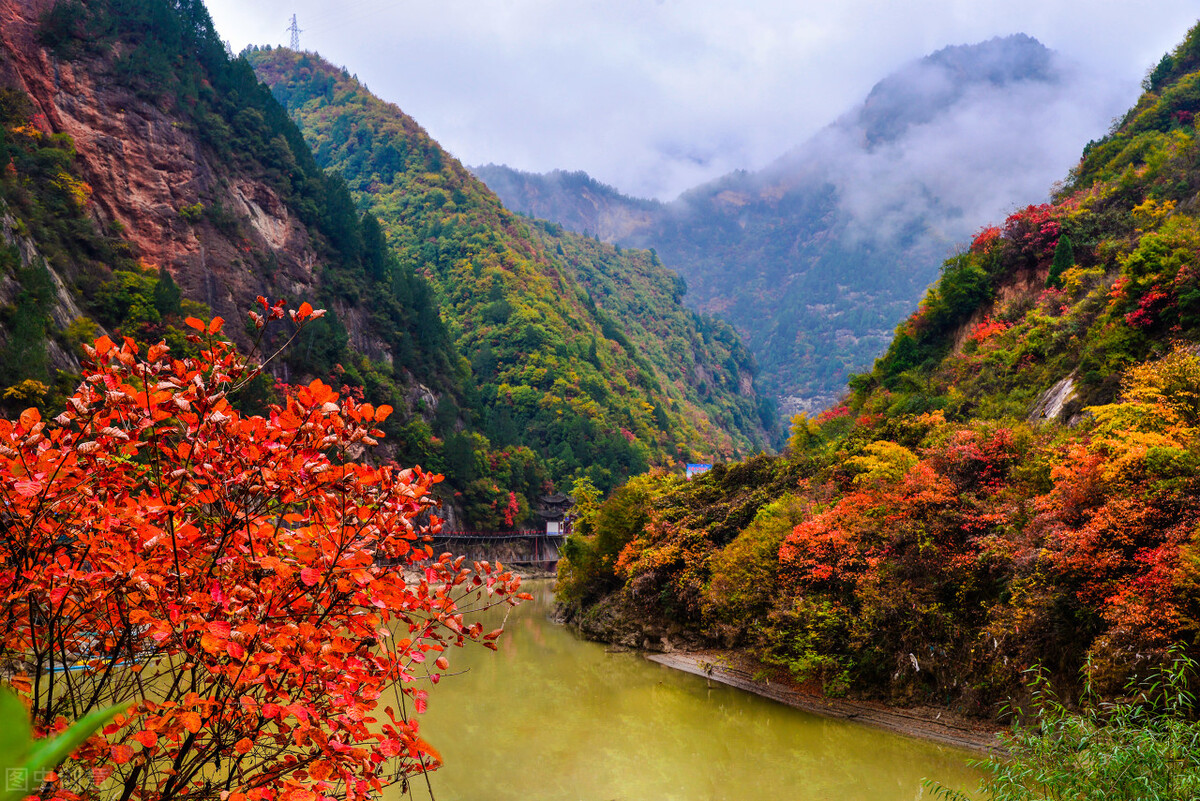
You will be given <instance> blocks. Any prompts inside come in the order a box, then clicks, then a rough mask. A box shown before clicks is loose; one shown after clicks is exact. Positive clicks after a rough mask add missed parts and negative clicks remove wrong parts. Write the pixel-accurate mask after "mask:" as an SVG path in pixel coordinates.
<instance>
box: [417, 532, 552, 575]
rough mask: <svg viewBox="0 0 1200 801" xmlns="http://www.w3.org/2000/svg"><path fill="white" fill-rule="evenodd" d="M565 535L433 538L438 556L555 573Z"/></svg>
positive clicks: (476, 534)
mask: <svg viewBox="0 0 1200 801" xmlns="http://www.w3.org/2000/svg"><path fill="white" fill-rule="evenodd" d="M566 536H567V535H566V533H565V532H553V533H549V532H547V531H546V530H545V529H529V530H524V531H501V532H491V531H448V532H447V531H443V532H442V533H441V534H434V535H431V540H432V541H431V543H430V545H431V546H432V547H433V553H434V555H437V554H438V553H442V552H445V551H449V552H450V553H452V554H454V555H455V556H465V557H467V558H468V559H470V560H472V561H484V560H487V561H489V562H503V563H504V564H505V565H508V566H511V567H532V568H538V569H540V570H554V569H555V568H556V567H557V566H558V554H559V548H560V547H561V545H562V542H563V540H564V539H566Z"/></svg>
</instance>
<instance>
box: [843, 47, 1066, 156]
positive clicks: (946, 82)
mask: <svg viewBox="0 0 1200 801" xmlns="http://www.w3.org/2000/svg"><path fill="white" fill-rule="evenodd" d="M1061 77H1062V72H1061V68H1060V67H1059V66H1058V64H1057V58H1056V56H1055V53H1054V51H1053V50H1050V49H1049V48H1047V47H1046V46H1045V45H1043V44H1042V43H1041V42H1039V41H1038V40H1037V39H1035V38H1033V37H1032V36H1029V35H1027V34H1023V33H1017V34H1013V35H1011V36H1004V37H999V36H997V37H995V38H992V39H988V40H987V41H986V42H979V43H977V44H968V45H951V46H949V47H943V48H942V49H941V50H938V51H936V52H934V53H931V54H929V55H928V56H925V57H924V58H921V59H918V60H916V61H913V62H910V63H909V64H907V65H905V66H904V67H901V68H900V69H899V70H897V71H896V72H893V73H892V74H891V75H889V76H887V77H886V78H884V79H883V80H881V81H880V82H879V83H877V84H875V86H874V87H873V88H872V89H871V91H870V92H869V93H868V94H867V99H866V100H865V101H864V102H863V104H862V106H860V107H859V108H858V109H856V110H855V111H853V112H851V113H850V114H849V115H847V116H846V117H843V118H842V120H841V121H840V124H841V125H843V126H856V127H860V128H861V129H862V130H863V133H864V135H865V137H866V141H867V144H868V145H869V146H872V147H874V146H876V145H879V144H882V143H885V142H891V141H895V140H896V139H899V138H900V137H901V136H903V135H904V133H905V132H906V131H908V130H909V129H910V128H911V127H913V126H914V125H921V124H923V123H926V122H929V121H931V120H933V119H934V118H935V117H937V116H938V115H939V114H940V113H942V112H944V111H946V110H947V109H949V108H950V107H952V106H953V105H954V104H955V103H957V102H958V101H959V100H961V99H962V97H963V95H965V94H966V93H967V92H968V91H969V90H970V89H971V88H972V87H978V86H982V85H987V86H988V87H989V88H996V87H1003V86H1006V85H1009V84H1014V83H1020V82H1040V83H1047V84H1052V83H1057V82H1058V81H1059V80H1060V79H1061Z"/></svg>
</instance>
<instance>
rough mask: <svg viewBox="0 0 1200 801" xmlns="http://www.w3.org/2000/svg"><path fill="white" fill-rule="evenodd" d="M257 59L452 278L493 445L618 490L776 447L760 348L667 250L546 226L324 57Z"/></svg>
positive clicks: (312, 132)
mask: <svg viewBox="0 0 1200 801" xmlns="http://www.w3.org/2000/svg"><path fill="white" fill-rule="evenodd" d="M247 57H248V58H249V59H250V61H251V62H252V63H253V64H254V66H255V69H256V70H257V72H258V74H259V76H260V77H261V78H262V79H263V81H264V82H265V83H266V84H267V85H269V86H271V87H272V90H273V91H274V93H275V95H276V97H277V98H279V100H280V101H281V102H282V103H284V104H285V105H286V106H287V108H288V109H289V111H290V113H291V114H292V115H293V116H294V118H295V119H296V120H297V122H298V123H299V124H300V126H301V130H303V131H304V134H305V137H306V138H307V140H308V141H309V143H310V145H311V147H312V149H313V152H314V154H315V156H316V158H317V160H318V161H319V163H321V164H323V165H325V166H328V167H329V168H330V169H332V170H336V171H337V172H339V173H340V174H341V175H343V176H344V177H345V179H346V181H347V184H348V185H349V186H350V188H351V191H352V192H353V193H354V194H355V197H356V198H357V200H358V201H359V203H361V204H362V205H363V206H364V207H365V208H367V209H368V210H369V211H370V212H371V213H372V214H374V215H377V216H378V218H379V220H380V222H381V223H382V226H383V230H384V232H385V234H386V236H387V238H388V242H389V244H390V245H391V246H392V247H393V248H394V249H395V251H396V252H397V254H398V255H399V257H400V258H401V260H402V261H403V262H404V263H405V264H407V265H411V266H412V268H413V269H414V270H416V271H418V272H419V273H420V274H421V275H423V276H425V277H427V278H428V280H429V281H430V282H431V283H432V284H433V286H435V287H436V288H437V291H438V296H439V298H440V300H441V301H442V304H443V309H444V316H445V319H446V320H447V323H448V324H449V325H450V327H451V330H452V333H453V335H454V337H455V340H456V342H457V343H458V345H459V347H460V349H461V350H462V352H463V353H464V354H466V355H467V357H468V358H470V360H471V363H472V365H473V367H474V373H475V377H476V380H477V382H478V386H479V393H480V395H479V397H480V402H481V404H482V406H483V407H484V408H486V409H487V410H488V411H487V414H486V416H485V418H484V423H483V430H484V432H485V433H486V434H487V435H488V436H489V437H490V438H492V440H493V441H495V442H497V443H498V444H502V445H506V444H509V443H515V442H522V443H528V444H529V445H530V446H531V447H533V448H534V449H535V450H536V451H538V452H539V453H544V454H545V455H546V457H547V458H548V459H549V460H550V463H551V464H554V465H555V468H554V470H553V473H554V474H555V475H557V476H565V475H571V474H572V473H574V472H575V471H583V472H584V473H586V474H588V475H589V476H591V477H592V478H593V480H594V481H595V483H596V484H597V485H598V486H600V487H602V488H604V487H609V486H612V484H613V482H614V480H615V479H617V478H619V477H622V476H629V475H633V474H636V473H638V472H641V471H642V470H644V469H646V468H647V467H649V466H650V465H655V464H658V465H663V464H671V463H676V462H678V461H682V460H685V459H690V458H694V457H708V456H724V455H727V454H733V453H747V452H748V451H753V450H755V449H757V448H759V447H761V446H762V445H764V444H766V434H765V431H764V422H763V421H769V420H770V419H771V418H772V414H771V413H770V410H769V409H766V408H760V404H759V402H758V400H757V397H756V394H755V392H754V390H753V374H754V366H753V360H752V359H751V358H750V355H749V353H748V352H747V351H746V350H745V348H743V347H742V346H741V345H740V343H739V342H738V339H737V336H736V335H735V334H734V333H733V331H732V329H730V328H729V326H727V325H725V324H723V323H719V322H717V321H715V320H710V319H702V318H700V317H698V316H696V315H695V314H693V313H691V312H689V311H687V310H685V309H684V308H683V307H682V305H681V304H680V295H681V294H682V289H681V285H678V284H677V282H676V281H675V279H673V277H672V276H670V274H669V273H667V272H666V271H665V270H664V269H663V268H662V266H661V265H660V264H658V262H657V260H656V259H654V258H653V257H652V256H650V255H649V254H646V253H641V252H623V251H621V250H620V249H617V248H613V247H611V246H600V245H598V244H597V243H595V242H590V241H588V240H585V239H584V238H582V237H580V236H578V235H575V234H570V233H567V232H564V231H562V230H561V229H558V228H553V229H548V228H545V227H539V226H533V229H531V226H530V225H529V224H528V223H527V222H526V221H524V220H522V219H521V218H519V217H517V216H516V215H514V214H512V213H511V212H508V211H506V210H505V209H504V208H503V207H502V206H501V204H500V201H499V200H498V199H497V198H496V196H495V195H494V194H492V193H491V192H489V191H488V190H487V188H486V187H484V185H483V184H482V183H480V182H479V181H478V180H476V179H475V178H474V177H473V176H472V175H471V174H470V173H469V172H468V171H467V170H466V168H465V167H463V166H462V165H461V164H460V163H459V162H457V161H456V160H455V159H453V158H452V157H451V156H450V155H448V154H447V153H446V152H445V151H444V150H443V149H442V148H441V147H440V146H439V145H438V144H437V143H436V142H434V141H433V140H432V139H430V138H429V136H428V135H427V134H426V133H425V132H424V131H423V130H422V129H421V128H420V126H419V125H418V124H417V123H416V122H415V121H414V120H412V119H411V118H410V117H408V116H407V115H405V114H404V113H403V112H401V111H400V109H398V108H397V107H396V106H394V105H391V104H388V103H385V102H384V101H382V100H380V99H379V98H377V97H375V96H374V95H372V94H371V93H370V92H369V91H368V90H367V89H366V87H364V86H362V85H361V84H360V83H359V82H358V81H357V80H356V79H354V78H353V77H352V76H351V75H349V74H348V73H347V72H346V71H345V70H342V69H338V68H336V67H334V66H332V65H330V64H329V63H327V62H325V61H323V60H322V59H320V58H319V57H318V56H316V55H314V54H310V53H296V52H294V51H291V50H287V49H264V50H252V51H250V52H249V53H248V54H247ZM534 229H536V230H534ZM602 283H603V286H601V284H602ZM664 286H665V287H667V289H666V290H665V291H664V290H663V287H664ZM664 349H667V350H669V352H670V353H671V354H672V355H671V358H665V356H664V355H663V354H664V352H665V351H664ZM655 354H658V355H657V356H656V355H655ZM556 462H557V463H556Z"/></svg>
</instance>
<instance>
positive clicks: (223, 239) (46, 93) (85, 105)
mask: <svg viewBox="0 0 1200 801" xmlns="http://www.w3.org/2000/svg"><path fill="white" fill-rule="evenodd" d="M53 5H54V3H53V0H0V83H2V84H3V85H5V86H8V87H12V88H16V89H19V90H21V91H23V92H24V93H26V94H27V95H28V96H29V97H30V99H31V100H32V102H33V105H34V108H35V111H36V116H35V124H36V125H38V127H41V128H42V129H43V131H44V132H45V133H65V134H68V135H70V136H71V138H72V139H73V140H74V143H75V147H76V150H77V151H78V160H77V165H78V168H79V170H80V173H81V174H82V176H83V177H84V179H85V180H86V181H87V182H88V184H90V185H91V187H92V190H93V194H92V200H91V214H92V216H93V217H94V218H95V222H96V224H97V225H98V226H100V227H101V229H102V230H118V231H120V232H121V236H122V238H123V239H125V240H126V241H128V242H129V244H130V245H131V246H132V247H133V249H134V251H135V253H136V256H137V257H138V258H139V259H140V261H141V262H142V263H143V264H144V265H145V266H146V267H151V268H157V269H162V270H166V271H168V272H169V273H170V274H171V275H172V277H173V278H174V279H175V281H176V282H177V283H178V284H179V286H180V288H181V289H182V291H183V293H184V295H185V296H186V297H189V298H192V299H194V300H198V301H200V302H202V303H205V304H207V305H208V307H209V308H210V309H211V310H212V312H213V314H217V315H221V316H222V317H225V318H226V319H228V320H241V319H243V317H244V315H245V313H246V311H247V310H248V309H249V308H250V307H251V305H252V304H253V302H254V298H255V297H256V296H258V295H260V294H261V295H269V296H280V295H282V296H286V297H287V298H289V300H294V301H295V302H297V303H298V302H300V301H302V300H307V299H313V297H314V294H315V290H316V285H317V277H316V269H317V265H318V257H317V252H316V250H315V248H314V247H313V243H312V239H311V236H310V233H309V231H308V230H307V229H306V227H305V226H304V225H303V224H301V223H300V221H299V220H298V219H297V217H296V215H295V213H294V212H293V211H292V210H291V209H289V208H288V207H287V205H285V204H284V203H283V202H282V201H281V200H280V198H279V196H278V194H277V193H276V192H275V191H274V190H273V189H272V188H271V187H270V186H268V185H267V184H266V183H264V182H262V181H261V180H258V179H256V178H255V177H254V176H251V175H248V174H245V173H244V172H242V171H240V170H239V169H238V168H237V166H236V165H231V164H227V163H214V158H213V154H211V153H209V152H207V151H206V149H205V148H204V147H203V146H202V144H201V142H200V139H199V138H198V137H197V136H196V132H195V127H194V125H193V124H191V123H190V122H189V121H188V120H187V119H186V118H185V117H184V116H183V115H181V114H179V113H177V111H176V110H175V109H174V108H173V106H172V103H171V101H170V100H167V99H164V101H163V102H162V104H161V105H155V104H152V103H150V102H148V101H147V100H145V99H143V98H141V97H139V96H138V95H136V94H135V93H134V92H132V91H130V90H129V89H127V88H124V87H121V86H120V85H119V84H118V83H116V82H114V81H111V80H106V79H105V78H106V75H107V74H108V73H109V71H110V70H111V67H112V62H113V59H114V58H115V57H116V56H117V55H118V53H117V52H115V51H114V52H109V53H104V54H101V55H100V56H98V57H95V56H92V57H87V58H82V59H80V60H77V61H73V62H67V61H62V60H59V59H56V58H55V57H54V56H53V55H52V54H51V53H50V52H49V51H48V50H47V49H45V48H44V47H42V46H41V45H40V44H39V43H38V39H37V29H38V23H39V20H40V19H41V18H42V16H43V15H44V14H45V13H46V12H47V11H48V10H49V9H50V8H51V7H52V6H53ZM196 204H199V207H197V205H196ZM187 209H193V210H195V211H196V212H199V211H200V209H208V210H212V209H221V210H223V211H224V213H225V218H226V220H227V221H228V222H225V223H224V224H218V223H219V221H218V222H214V221H213V220H212V218H211V215H199V214H192V215H189V214H188V212H187V211H185V210H187ZM339 312H345V314H342V318H343V321H344V322H345V323H346V324H347V328H348V329H349V330H350V331H351V332H352V337H353V334H354V332H355V331H356V330H358V329H359V328H360V326H357V325H355V324H354V323H355V322H356V321H357V318H358V317H359V315H357V314H356V313H355V311H354V310H353V309H340V310H339ZM227 330H228V331H229V332H230V334H231V335H233V336H234V337H235V338H239V339H243V340H244V339H245V338H246V335H245V334H244V332H243V331H242V326H240V325H231V326H229V327H228V329H227ZM243 344H245V343H244V342H243ZM360 344H364V345H365V344H367V343H365V342H364V343H360Z"/></svg>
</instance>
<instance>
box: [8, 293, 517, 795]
mask: <svg viewBox="0 0 1200 801" xmlns="http://www.w3.org/2000/svg"><path fill="white" fill-rule="evenodd" d="M261 305H262V307H263V314H262V315H258V314H255V315H253V317H252V319H253V318H257V320H260V321H263V323H264V324H265V323H266V322H267V321H269V320H282V319H284V318H285V312H284V310H283V306H282V304H278V303H277V304H274V305H271V304H268V303H266V302H265V301H262V303H261ZM320 314H321V312H320V311H319V310H318V311H314V310H313V309H312V308H311V307H310V306H308V304H304V305H303V306H301V308H300V309H299V310H297V311H295V312H292V313H290V314H288V315H286V317H288V318H290V319H291V320H292V321H293V322H294V323H295V324H297V325H303V324H304V323H305V322H306V321H308V320H311V319H315V318H317V317H319V316H320ZM187 323H188V325H189V326H191V328H193V329H194V330H195V331H196V332H197V333H196V335H195V340H196V342H197V343H198V344H199V345H200V347H201V348H202V351H201V355H200V356H199V357H198V358H195V359H173V358H171V355H170V353H169V352H168V349H167V348H166V347H165V346H164V345H155V346H152V347H150V348H148V349H147V351H146V353H145V355H144V356H143V354H142V353H141V352H140V351H139V349H138V347H137V346H136V345H135V344H134V343H133V342H132V341H130V340H125V341H124V342H123V343H120V344H118V343H115V342H113V341H111V340H110V339H108V338H101V339H100V340H98V341H97V342H96V344H95V347H94V348H91V349H89V355H90V356H91V357H92V359H93V360H94V364H93V366H92V367H91V368H89V369H88V371H87V372H86V373H85V375H84V379H83V382H82V383H81V385H80V387H79V389H78V390H77V391H76V393H75V394H74V395H73V396H72V397H71V398H69V399H68V401H67V404H66V408H65V411H63V412H62V413H61V414H59V415H57V416H56V417H55V418H54V419H53V420H43V419H42V417H41V416H40V415H39V414H38V413H37V412H36V411H35V410H29V411H27V412H25V413H24V414H22V415H21V417H20V419H19V420H18V421H16V422H11V421H0V475H2V476H3V481H2V482H0V492H2V496H0V515H2V516H3V518H4V522H5V531H6V536H5V537H4V538H3V541H2V542H0V614H3V623H4V634H3V637H4V646H5V650H4V653H5V661H6V664H5V666H4V667H5V668H6V669H7V670H9V671H12V672H14V673H15V678H14V684H15V685H16V686H18V688H21V689H23V690H24V691H25V692H26V693H27V694H28V696H29V697H30V698H31V702H32V712H33V715H34V720H35V724H36V726H37V727H38V729H39V731H41V732H43V733H48V732H51V731H55V730H57V729H60V728H62V727H63V726H65V725H66V723H67V722H68V721H69V720H71V719H74V718H76V717H78V716H80V715H82V714H84V713H86V712H87V711H88V710H89V709H92V708H95V707H97V706H103V705H107V704H110V703H113V702H119V703H126V704H128V707H127V710H126V712H125V713H124V714H122V715H120V716H118V717H117V718H116V719H115V720H114V721H113V722H112V723H110V724H109V725H108V726H107V727H105V729H104V730H103V734H102V736H98V737H96V738H93V739H92V740H91V741H89V742H88V743H87V744H86V745H85V746H84V747H83V748H81V749H80V750H79V751H78V752H77V753H76V754H75V755H74V757H73V760H74V762H75V763H76V765H78V766H79V767H83V768H85V769H86V770H84V771H78V770H74V771H60V773H61V774H62V775H63V776H67V777H69V778H67V779H63V780H61V782H60V783H59V784H58V785H56V789H55V791H56V792H57V794H58V795H59V796H61V797H64V798H79V797H104V798H120V799H127V798H138V799H164V798H199V797H204V798H211V797H216V796H220V797H222V798H224V799H226V800H227V801H242V799H276V798H289V797H297V798H298V797H300V796H304V797H306V798H314V799H315V798H318V797H338V798H359V797H365V796H368V795H374V794H376V793H378V791H379V789H380V788H381V787H382V786H384V785H386V784H388V783H391V782H393V781H395V780H397V779H398V778H400V777H403V776H405V775H407V774H409V773H412V772H415V771H418V770H421V769H423V768H424V767H427V766H429V765H431V764H434V763H436V761H437V760H436V757H434V756H432V754H433V752H432V749H430V748H429V746H427V745H426V744H425V743H424V742H423V741H422V740H421V739H420V736H419V726H418V723H417V722H416V721H415V720H414V719H412V718H411V717H410V715H411V713H412V711H413V710H414V709H416V708H423V707H424V705H425V703H426V691H425V690H424V689H420V688H421V686H422V683H424V682H428V681H436V678H438V677H440V671H442V670H445V669H446V667H447V666H448V662H447V661H446V659H445V657H444V656H443V655H442V654H443V652H444V651H445V649H446V648H447V647H448V646H452V645H459V644H462V643H463V642H464V641H466V640H470V639H481V638H482V637H483V632H482V629H481V627H479V626H478V624H473V625H472V624H467V623H465V622H464V621H463V620H462V613H463V612H464V611H467V610H472V609H477V608H480V607H482V606H486V605H488V604H493V603H511V602H515V601H516V599H517V596H516V591H517V585H518V583H519V582H518V580H517V579H516V578H514V577H513V576H511V575H510V574H508V573H504V572H502V571H501V570H500V569H498V568H497V567H493V566H490V565H484V566H478V567H479V570H480V575H475V574H474V573H473V572H472V571H471V570H469V569H466V568H464V567H463V566H462V560H458V561H452V560H451V559H450V557H449V556H443V557H442V558H441V559H439V560H436V561H435V560H433V559H432V554H431V553H430V552H429V551H428V549H427V547H426V546H424V545H423V544H422V537H423V535H424V534H425V533H426V532H428V531H429V530H430V527H432V526H436V525H437V521H436V518H433V517H431V516H430V515H429V509H430V507H431V505H432V501H431V498H430V494H429V493H430V490H431V489H432V487H433V485H434V484H435V483H436V482H437V481H438V480H439V479H440V477H438V476H433V475H430V474H427V473H424V472H422V471H421V470H419V469H412V470H409V469H400V468H399V467H396V466H393V465H385V466H377V465H372V464H367V463H363V462H358V461H354V460H352V459H351V457H350V453H351V452H353V453H361V452H362V448H363V446H371V445H374V444H375V443H376V441H377V440H378V438H379V437H381V436H382V432H380V431H379V430H378V429H377V425H378V424H379V423H380V422H382V421H383V420H384V419H386V418H387V416H388V415H389V414H390V413H391V411H392V410H391V409H390V408H389V407H386V406H381V407H378V408H376V407H374V406H372V405H370V404H363V403H358V402H356V401H354V400H352V399H349V398H343V397H342V396H341V395H340V394H339V393H338V392H336V391H335V390H334V389H333V388H331V387H329V386H327V385H325V384H323V383H321V382H319V381H314V382H312V383H311V384H309V385H308V386H302V387H296V388H292V389H290V390H289V391H288V394H287V397H286V398H285V400H284V401H283V402H282V403H279V404H277V405H275V406H273V407H271V409H270V412H269V413H268V414H267V415H266V416H261V417H260V416H249V415H245V414H243V413H242V412H240V411H239V410H238V408H237V406H236V404H235V402H234V400H235V399H236V396H237V390H238V389H239V388H240V387H241V386H242V385H244V384H245V383H246V382H248V381H249V380H250V379H251V378H252V377H253V376H254V371H255V367H254V366H253V365H251V364H250V363H248V362H247V360H246V359H245V358H244V357H242V356H240V355H238V354H237V353H236V352H235V351H234V350H233V348H232V346H231V345H230V344H229V343H227V342H226V341H224V340H223V339H221V338H220V337H219V334H220V331H221V328H222V321H221V320H220V319H219V318H218V319H215V320H213V321H211V322H210V323H203V322H201V321H198V320H194V319H191V320H188V321H187ZM411 567H418V568H419V570H420V575H421V578H420V579H419V580H414V581H412V583H410V582H409V581H408V580H406V579H405V577H404V573H405V569H406V568H411ZM488 644H491V643H490V642H489V643H488ZM430 653H432V654H433V657H430V662H428V663H427V662H426V655H427V654H430ZM426 686H427V685H426ZM84 777H86V778H84ZM297 794H299V795H297Z"/></svg>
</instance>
